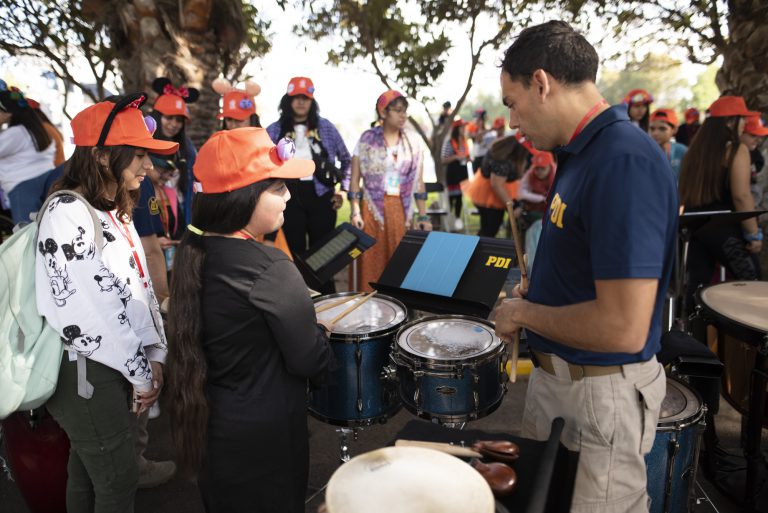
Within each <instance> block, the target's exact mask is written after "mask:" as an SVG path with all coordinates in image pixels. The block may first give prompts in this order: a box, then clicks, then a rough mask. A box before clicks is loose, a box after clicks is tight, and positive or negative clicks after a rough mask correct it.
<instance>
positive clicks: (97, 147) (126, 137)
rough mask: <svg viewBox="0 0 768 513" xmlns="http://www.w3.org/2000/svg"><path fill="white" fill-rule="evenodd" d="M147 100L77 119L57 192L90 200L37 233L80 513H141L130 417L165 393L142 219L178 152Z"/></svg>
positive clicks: (57, 402)
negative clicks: (159, 170)
mask: <svg viewBox="0 0 768 513" xmlns="http://www.w3.org/2000/svg"><path fill="white" fill-rule="evenodd" d="M145 99H146V96H145V95H144V94H134V95H129V96H125V97H113V98H109V99H107V100H106V101H103V102H101V103H97V104H96V105H92V106H91V107H88V108H87V109H85V110H83V111H82V112H80V113H79V114H77V115H76V116H75V117H74V119H73V120H72V132H73V134H74V142H75V145H76V148H75V151H74V153H73V154H72V157H71V158H70V159H69V160H68V161H67V163H66V168H65V169H64V174H63V175H62V177H61V179H60V180H59V181H57V182H56V183H55V184H54V185H53V190H54V191H75V192H77V193H79V195H80V197H76V196H74V195H72V194H63V195H60V196H57V197H55V198H53V199H52V201H51V202H50V203H49V204H48V206H47V207H46V208H45V210H44V213H43V216H42V220H41V222H40V227H39V232H38V252H37V255H36V283H37V290H36V293H37V306H38V309H39V311H40V314H41V315H43V316H45V318H46V319H47V321H48V322H49V323H50V324H51V326H52V327H53V328H54V329H55V330H56V331H57V332H58V333H59V334H60V335H61V340H62V341H63V343H64V348H65V349H66V351H65V353H64V357H63V358H62V361H61V366H60V371H59V378H58V385H57V387H56V392H55V393H54V394H53V396H52V397H51V398H50V399H49V400H48V402H47V403H46V408H47V409H48V411H49V412H50V413H51V415H52V416H53V417H54V418H55V419H56V421H57V422H58V423H59V425H61V427H62V428H63V429H64V431H66V433H67V435H68V436H69V439H70V444H71V447H70V453H69V464H68V466H67V472H68V478H67V511H69V512H70V513H87V512H92V511H93V510H94V504H96V510H97V511H110V512H125V513H129V512H132V511H133V503H134V495H135V492H136V487H137V484H138V479H139V468H138V462H137V458H136V454H135V443H134V438H133V435H132V430H133V425H134V424H135V422H136V421H135V420H134V419H132V418H131V416H132V414H131V413H130V411H131V406H133V411H134V412H136V413H135V414H133V416H136V415H140V414H141V413H142V412H143V411H145V410H146V409H148V408H149V407H150V406H152V404H154V402H155V401H156V400H157V397H158V395H159V393H160V389H161V388H162V385H163V362H164V361H165V355H166V352H167V345H166V341H165V334H164V332H163V321H162V319H161V318H160V310H159V306H158V304H157V300H156V298H155V294H154V290H153V288H152V282H151V280H150V278H149V274H148V270H147V260H146V258H145V256H144V251H143V249H142V246H141V243H140V241H139V236H138V234H137V233H136V230H135V229H134V226H133V222H132V220H131V214H132V212H133V207H134V203H135V202H136V200H137V199H138V190H139V187H140V184H141V182H142V181H143V180H145V179H146V176H147V171H148V170H149V168H150V167H151V166H152V163H151V161H150V158H149V152H150V151H153V152H158V153H163V154H172V153H174V152H175V151H176V150H177V148H178V145H177V144H176V143H174V142H168V141H158V140H156V139H153V138H152V131H153V130H154V129H155V128H156V127H155V123H154V120H153V119H152V118H150V117H148V116H147V117H146V118H145V117H144V116H143V115H142V114H141V111H140V110H139V107H140V106H141V104H142V103H144V100H145ZM84 201H85V202H86V203H87V204H85V203H84ZM94 216H95V217H94ZM131 389H132V390H133V393H132V394H130V393H127V392H128V391H129V390H131ZM129 397H131V399H132V401H130V402H129Z"/></svg>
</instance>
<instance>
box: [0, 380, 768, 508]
mask: <svg viewBox="0 0 768 513" xmlns="http://www.w3.org/2000/svg"><path fill="white" fill-rule="evenodd" d="M526 386H527V380H526V379H525V378H523V379H521V380H520V381H519V382H518V383H517V384H515V385H511V386H510V388H509V391H508V393H507V395H506V397H505V398H504V401H503V403H502V406H501V407H500V408H499V409H498V410H497V411H496V412H494V413H492V414H491V415H489V416H488V417H486V418H483V419H480V420H478V421H476V422H473V423H471V424H470V427H471V428H477V429H483V430H489V431H506V432H509V433H513V434H514V433H517V432H518V430H519V428H520V417H521V414H522V407H523V402H524V397H525V389H526ZM413 418H414V417H413V416H412V415H411V414H410V413H408V412H407V411H405V410H402V411H401V412H400V413H399V414H397V415H396V416H395V417H394V418H392V419H390V421H389V422H387V423H386V424H384V425H379V426H374V427H371V428H366V429H365V430H363V431H361V432H360V434H359V437H358V440H357V441H353V442H352V443H351V444H350V450H351V452H352V454H353V455H356V454H360V453H362V452H366V451H369V450H372V449H376V448H379V447H382V446H384V445H386V444H387V443H388V442H389V441H390V440H391V439H392V438H393V437H394V435H395V433H397V431H398V430H399V429H401V427H402V426H403V425H404V424H405V423H406V422H408V421H410V420H412V419H413ZM739 426H740V417H739V415H738V414H737V413H736V412H734V411H733V410H732V409H731V408H730V407H729V406H728V405H727V404H726V403H725V401H722V405H721V413H720V415H719V416H718V429H719V431H720V434H721V438H722V441H723V443H724V445H725V446H726V447H731V448H732V447H736V446H737V445H738V439H737V436H738V435H737V434H738V430H739ZM310 432H311V439H310V441H311V470H310V480H309V488H310V490H309V495H311V494H313V493H314V492H316V491H317V490H319V489H320V488H322V487H323V486H324V485H325V484H326V483H327V481H328V479H329V478H330V476H331V474H332V473H333V471H334V470H335V469H336V468H337V467H338V461H339V444H338V435H337V433H336V428H334V427H333V426H330V425H326V424H323V423H320V422H318V421H316V420H314V419H310ZM763 433H764V435H767V436H764V440H763V447H764V448H766V447H768V440H767V439H768V433H766V431H764V432H763ZM148 456H150V457H151V458H154V459H167V458H171V457H172V450H171V432H170V426H169V424H168V421H167V417H166V416H165V415H161V416H160V417H159V418H158V419H156V420H153V421H151V422H150V444H149V450H148ZM700 484H701V486H702V487H703V489H704V490H705V493H706V494H707V495H709V497H710V498H711V499H712V501H713V503H714V507H713V504H711V503H709V502H707V501H702V503H701V504H699V505H698V506H697V507H696V509H695V511H696V512H697V513H710V512H714V511H720V512H722V513H731V512H733V513H735V512H737V511H739V508H737V507H736V506H735V505H734V504H733V503H731V502H730V501H729V500H728V499H726V498H724V497H723V496H721V495H720V494H718V493H717V492H716V491H715V490H714V489H713V488H712V486H711V485H709V483H708V482H706V481H705V480H703V479H700ZM41 493H45V491H44V490H41ZM699 496H701V497H703V496H704V494H703V493H700V494H699ZM322 499H323V495H322V492H321V493H319V494H318V495H317V496H316V497H315V498H314V499H312V500H310V501H309V503H308V504H307V510H306V511H307V513H315V512H316V511H317V508H318V506H319V505H320V504H321V502H322ZM715 507H716V509H715ZM136 511H141V512H142V513H161V512H162V513H167V512H184V513H202V512H203V508H202V505H201V503H200V497H199V494H198V492H197V489H196V487H195V486H194V485H193V484H192V483H190V482H185V481H183V480H181V479H179V478H176V479H173V480H172V481H170V482H169V483H167V484H165V485H162V486H159V487H157V488H154V489H148V490H139V492H138V495H137V498H136ZM0 512H2V513H29V510H28V509H27V507H26V506H25V505H24V503H23V500H22V499H21V496H20V494H19V492H18V490H17V488H16V486H15V484H14V483H13V482H11V481H9V480H8V479H7V478H6V476H0ZM393 513H394V512H393Z"/></svg>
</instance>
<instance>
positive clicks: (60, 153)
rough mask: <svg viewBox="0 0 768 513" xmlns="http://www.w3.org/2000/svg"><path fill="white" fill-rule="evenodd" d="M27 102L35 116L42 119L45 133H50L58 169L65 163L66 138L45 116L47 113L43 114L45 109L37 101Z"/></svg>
mask: <svg viewBox="0 0 768 513" xmlns="http://www.w3.org/2000/svg"><path fill="white" fill-rule="evenodd" d="M27 102H29V106H30V107H32V110H33V111H35V114H36V115H37V117H38V118H39V119H40V122H41V123H42V124H43V127H44V128H45V131H46V132H48V135H50V136H51V140H52V141H53V143H54V144H55V145H56V153H55V154H54V155H53V165H54V167H58V166H60V165H62V164H63V163H64V160H65V159H64V137H63V136H62V135H61V132H59V129H58V128H56V127H55V126H53V123H51V120H50V119H48V116H46V115H45V112H43V109H42V108H41V107H40V103H39V102H37V101H36V100H33V99H32V98H27Z"/></svg>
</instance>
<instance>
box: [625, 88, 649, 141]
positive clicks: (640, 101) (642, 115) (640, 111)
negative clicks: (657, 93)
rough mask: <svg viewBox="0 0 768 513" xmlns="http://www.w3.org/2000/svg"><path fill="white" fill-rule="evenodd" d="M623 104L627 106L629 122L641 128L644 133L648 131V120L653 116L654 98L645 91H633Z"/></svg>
mask: <svg viewBox="0 0 768 513" xmlns="http://www.w3.org/2000/svg"><path fill="white" fill-rule="evenodd" d="M623 103H624V104H625V105H626V106H627V114H628V115H629V120H630V121H631V122H632V123H633V124H635V125H636V126H638V127H640V129H641V130H642V131H643V132H647V131H648V120H649V118H650V115H651V104H652V103H653V96H651V93H649V92H648V91H646V90H645V89H632V90H631V91H630V92H628V93H627V95H626V96H625V97H624V101H623Z"/></svg>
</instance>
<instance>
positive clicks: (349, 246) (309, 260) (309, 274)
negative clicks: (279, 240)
mask: <svg viewBox="0 0 768 513" xmlns="http://www.w3.org/2000/svg"><path fill="white" fill-rule="evenodd" d="M374 244H376V239H374V238H373V237H371V236H370V235H368V234H367V233H365V232H363V231H361V230H358V229H357V228H355V227H354V226H352V225H351V224H349V223H342V224H340V225H339V226H337V227H336V229H335V230H333V231H332V232H330V233H328V234H327V235H326V236H325V237H323V238H322V239H321V240H320V242H318V243H317V244H315V245H314V246H312V247H311V248H309V250H308V251H307V252H306V253H304V254H302V255H294V262H295V263H296V267H298V268H299V272H301V275H302V276H303V277H304V281H305V282H306V284H307V285H308V286H309V287H310V288H313V289H319V288H320V287H321V286H322V284H323V283H326V282H327V281H328V280H330V279H332V278H333V276H334V275H335V274H336V273H338V272H339V271H341V270H342V269H344V267H346V266H347V265H349V263H350V262H353V261H354V260H355V259H357V257H359V256H360V255H362V254H363V252H364V251H366V250H367V249H368V248H370V247H371V246H373V245H374Z"/></svg>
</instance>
